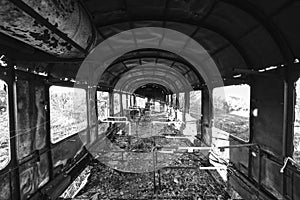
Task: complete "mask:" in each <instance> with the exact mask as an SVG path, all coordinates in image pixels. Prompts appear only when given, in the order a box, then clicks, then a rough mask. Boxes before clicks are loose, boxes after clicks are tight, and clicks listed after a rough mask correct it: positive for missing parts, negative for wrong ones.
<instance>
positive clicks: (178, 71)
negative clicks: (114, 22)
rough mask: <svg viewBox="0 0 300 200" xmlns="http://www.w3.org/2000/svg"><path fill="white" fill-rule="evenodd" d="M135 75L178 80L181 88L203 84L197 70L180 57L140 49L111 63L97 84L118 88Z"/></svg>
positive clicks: (196, 86) (153, 50)
mask: <svg viewBox="0 0 300 200" xmlns="http://www.w3.org/2000/svg"><path fill="white" fill-rule="evenodd" d="M136 74H137V75H139V76H141V75H142V74H143V75H145V76H146V77H148V78H149V77H154V75H156V74H160V75H161V76H165V77H166V78H168V77H170V78H172V79H171V81H172V82H173V83H175V82H176V81H177V80H179V81H180V82H181V81H183V84H182V86H183V85H186V84H189V87H193V88H199V87H200V86H201V85H202V84H203V83H204V81H203V79H202V77H201V76H200V75H199V74H198V72H197V70H196V69H194V67H193V66H192V65H191V64H190V63H188V62H187V61H186V60H185V59H183V58H181V57H180V56H178V55H176V54H174V53H171V52H167V51H162V50H155V49H141V50H139V51H133V52H129V53H127V54H124V55H123V56H122V57H120V58H118V59H117V60H116V61H115V62H113V63H112V64H111V65H110V66H109V67H108V68H107V69H106V71H105V72H104V73H103V74H102V77H101V79H100V81H99V84H100V85H102V86H110V87H111V88H114V87H115V86H116V85H117V87H118V85H119V86H120V85H123V84H124V82H125V81H124V80H126V81H127V79H133V78H134V77H135V75H136ZM179 90H182V89H179Z"/></svg>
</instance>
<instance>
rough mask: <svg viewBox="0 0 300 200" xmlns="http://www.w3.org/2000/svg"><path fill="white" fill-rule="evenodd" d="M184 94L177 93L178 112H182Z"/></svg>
mask: <svg viewBox="0 0 300 200" xmlns="http://www.w3.org/2000/svg"><path fill="white" fill-rule="evenodd" d="M184 97H185V94H184V93H183V92H182V93H179V110H180V111H183V110H184V106H185V99H184Z"/></svg>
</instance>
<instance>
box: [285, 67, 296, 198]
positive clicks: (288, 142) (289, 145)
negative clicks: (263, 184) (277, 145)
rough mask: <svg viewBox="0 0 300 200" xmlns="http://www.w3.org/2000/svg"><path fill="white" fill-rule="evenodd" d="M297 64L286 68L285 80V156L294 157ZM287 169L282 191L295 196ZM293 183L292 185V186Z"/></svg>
mask: <svg viewBox="0 0 300 200" xmlns="http://www.w3.org/2000/svg"><path fill="white" fill-rule="evenodd" d="M295 69H296V64H290V65H289V66H287V67H286V69H285V81H284V122H283V147H282V152H283V157H287V156H289V157H292V156H293V151H294V145H293V142H294V122H295V109H294V108H295V104H296V90H295V82H296V81H297V79H298V78H299V76H298V75H297V74H298V73H295V71H296V70H295ZM285 173H286V171H285V172H284V173H283V175H282V176H283V187H282V190H283V191H282V192H283V195H284V196H286V195H287V196H293V194H289V192H288V189H287V184H291V182H288V180H287V178H286V174H285ZM292 187H293V185H290V188H292Z"/></svg>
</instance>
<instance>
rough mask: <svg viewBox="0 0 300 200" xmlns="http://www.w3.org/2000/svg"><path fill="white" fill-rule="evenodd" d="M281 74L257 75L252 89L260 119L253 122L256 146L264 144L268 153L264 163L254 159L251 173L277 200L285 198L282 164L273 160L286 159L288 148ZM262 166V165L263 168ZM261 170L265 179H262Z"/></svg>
mask: <svg viewBox="0 0 300 200" xmlns="http://www.w3.org/2000/svg"><path fill="white" fill-rule="evenodd" d="M279 74H280V73H277V74H271V73H270V74H269V75H268V76H256V77H254V78H253V82H252V87H251V101H252V110H253V109H257V111H258V112H257V116H253V120H252V124H251V126H252V137H253V139H252V140H253V143H257V144H259V145H260V147H261V149H262V150H263V152H265V153H264V154H262V157H261V162H260V163H259V160H258V159H257V156H253V155H251V157H252V159H251V160H252V163H251V165H252V169H251V174H252V177H253V178H254V180H256V181H257V182H261V186H262V187H263V188H264V189H265V190H267V191H268V192H270V193H271V194H273V195H274V196H275V197H277V198H279V199H280V198H282V197H283V192H282V187H283V184H284V183H283V179H282V174H281V173H280V168H281V164H280V163H276V162H274V161H272V160H271V159H270V157H274V159H277V160H283V156H284V152H283V148H284V146H285V144H284V140H283V135H284V123H286V122H285V121H284V79H283V78H282V77H280V76H279ZM259 165H261V166H259ZM259 168H260V169H261V180H259Z"/></svg>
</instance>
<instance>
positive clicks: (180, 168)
mask: <svg viewBox="0 0 300 200" xmlns="http://www.w3.org/2000/svg"><path fill="white" fill-rule="evenodd" d="M151 117H152V118H151V121H166V120H165V119H164V114H162V113H160V114H159V113H157V114H155V115H152V116H151ZM153 130H154V129H153V126H152V124H151V123H150V121H148V122H147V121H140V122H138V123H135V126H133V127H132V132H133V133H136V134H133V135H132V136H130V138H131V139H130V142H128V140H127V139H128V137H127V136H122V135H119V136H117V137H114V138H113V139H112V140H109V141H110V142H111V144H113V147H111V146H109V147H107V148H108V149H109V150H113V151H124V152H128V150H129V151H131V152H138V153H141V152H142V153H143V154H137V155H142V156H141V157H136V155H134V156H133V155H130V154H129V155H127V157H126V156H124V155H123V154H122V156H121V155H118V154H116V153H112V152H109V151H108V152H104V151H103V148H101V149H94V151H96V152H97V151H98V154H97V156H98V157H97V159H95V160H94V162H93V163H92V164H91V166H90V168H89V173H88V174H89V175H88V176H86V179H85V182H86V184H85V186H84V187H81V188H80V189H79V190H78V189H77V190H78V191H79V192H78V193H77V194H76V196H75V197H74V195H73V199H92V200H97V199H197V200H206V199H211V200H214V199H216V200H223V199H224V200H225V199H233V198H232V196H230V195H229V193H228V191H229V188H228V187H227V185H226V182H224V180H223V179H222V178H221V176H220V175H219V174H218V173H217V171H215V170H213V171H212V170H200V167H203V166H208V165H209V162H208V155H206V154H203V153H201V152H198V153H187V152H186V153H179V154H176V155H172V154H167V155H165V154H164V155H160V156H157V158H156V162H155V167H154V168H152V166H153V162H152V163H151V162H150V163H147V162H146V161H145V160H144V159H147V156H149V159H150V160H151V159H152V158H153V157H152V155H153V154H151V152H152V150H153V147H154V146H163V147H165V146H168V145H169V147H170V145H171V147H176V146H177V147H179V146H194V144H195V143H194V142H195V141H193V140H191V139H190V138H188V137H182V138H181V136H184V135H183V132H182V131H178V129H176V128H175V127H174V126H173V125H167V124H159V123H158V124H157V126H156V129H155V131H153ZM149 135H150V139H149V137H147V136H149ZM166 135H167V136H170V135H171V136H175V137H178V138H176V139H175V140H174V138H172V139H168V138H165V137H164V136H166ZM151 138H152V139H153V138H154V139H153V140H151ZM153 141H154V142H153ZM106 142H107V141H106ZM105 144H106V145H107V143H105ZM105 144H104V143H103V141H102V143H100V144H99V145H97V147H103V146H104V145H105ZM111 144H110V145H111ZM106 150H107V149H106ZM100 151H102V152H100ZM147 153H148V154H147ZM121 157H122V159H124V157H125V160H121ZM133 157H134V158H135V161H137V163H135V162H134V161H132V160H131V159H132V158H133ZM105 159H108V161H106V160H105ZM112 160H113V161H112ZM152 160H153V159H152ZM160 162H162V164H160ZM149 166H150V167H149ZM153 170H155V173H154V172H153ZM134 172H135V173H134ZM81 182H82V181H81ZM230 194H232V193H230ZM67 196H68V195H66V194H65V195H64V197H67ZM69 197H70V195H69ZM234 199H238V196H236V197H235V198H234Z"/></svg>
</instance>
